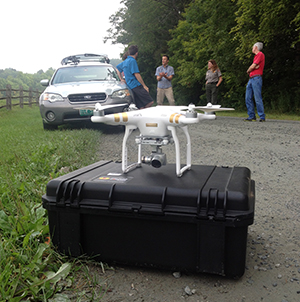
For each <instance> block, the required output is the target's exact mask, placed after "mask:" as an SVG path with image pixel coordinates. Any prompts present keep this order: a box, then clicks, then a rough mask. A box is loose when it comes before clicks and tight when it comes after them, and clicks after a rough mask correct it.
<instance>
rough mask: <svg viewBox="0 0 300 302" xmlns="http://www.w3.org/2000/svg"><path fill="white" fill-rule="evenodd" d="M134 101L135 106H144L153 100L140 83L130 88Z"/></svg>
mask: <svg viewBox="0 0 300 302" xmlns="http://www.w3.org/2000/svg"><path fill="white" fill-rule="evenodd" d="M132 93H133V98H134V103H135V105H136V107H138V108H139V109H140V108H144V107H146V106H147V104H149V103H151V102H153V99H152V97H151V96H150V94H149V93H148V92H147V90H145V88H144V87H143V86H142V85H140V86H137V87H135V88H133V89H132Z"/></svg>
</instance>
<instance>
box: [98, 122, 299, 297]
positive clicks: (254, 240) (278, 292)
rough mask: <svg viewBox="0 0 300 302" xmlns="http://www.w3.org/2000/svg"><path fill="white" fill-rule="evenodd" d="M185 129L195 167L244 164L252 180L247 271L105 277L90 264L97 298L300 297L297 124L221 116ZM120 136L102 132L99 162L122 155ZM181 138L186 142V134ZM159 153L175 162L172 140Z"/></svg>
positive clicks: (119, 272) (122, 272)
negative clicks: (234, 275) (100, 292)
mask: <svg viewBox="0 0 300 302" xmlns="http://www.w3.org/2000/svg"><path fill="white" fill-rule="evenodd" d="M179 132H180V133H181V131H179ZM189 132H190V135H191V138H192V158H193V160H192V163H193V164H205V165H217V166H221V165H222V166H245V167H248V168H249V169H250V170H251V172H252V179H254V180H255V182H256V184H255V185H256V188H255V189H256V210H255V221H254V224H253V225H251V226H249V228H248V247H247V259H246V271H245V274H244V276H243V277H242V278H240V279H239V280H229V279H226V278H223V277H220V276H214V275H205V274H189V275H186V274H182V275H181V274H173V273H172V272H168V271H159V270H149V269H141V268H132V267H131V268H128V267H115V268H114V270H106V272H105V273H104V274H103V273H102V272H100V271H99V269H96V268H94V270H96V272H95V273H97V274H98V276H99V274H100V278H102V282H103V285H104V286H105V287H106V288H107V289H108V290H107V293H106V294H105V296H104V298H103V299H102V300H101V301H114V302H117V301H140V302H141V301H144V302H154V301H161V302H162V301H185V300H186V301H206V302H208V301H210V302H219V301H223V302H227V301H228V302H235V301H239V302H241V301H243V302H248V301H249V302H253V301H274V302H277V301H278V302H283V301H289V302H292V301H295V302H296V301H297V302H298V301H300V190H299V186H300V171H299V168H300V142H299V137H300V123H299V122H287V121H278V120H267V121H266V122H265V123H259V122H244V121H242V120H241V119H239V118H229V117H218V118H217V119H216V120H215V121H204V122H200V123H199V124H197V125H192V126H190V127H189ZM135 135H138V131H134V132H133V134H132V138H131V140H130V147H129V150H128V153H129V157H130V158H131V160H135V159H136V158H135V156H136V145H135V143H134V137H135ZM122 139H123V132H122V131H113V133H109V132H107V133H106V134H105V135H101V137H100V153H99V160H101V159H105V160H110V159H112V160H120V159H121V143H122ZM180 140H181V141H182V142H183V144H182V146H183V147H184V143H185V139H184V136H183V134H180ZM163 150H164V152H165V153H166V154H167V160H168V162H169V163H174V162H175V149H174V145H171V146H167V147H165V148H164V149H163ZM107 154H109V156H108V155H107ZM145 155H147V154H145ZM182 160H183V161H184V152H182ZM187 173H188V172H187ZM174 177H176V176H175V174H174ZM183 177H184V176H183Z"/></svg>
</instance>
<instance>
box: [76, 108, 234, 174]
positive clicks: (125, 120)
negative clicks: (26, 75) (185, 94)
mask: <svg viewBox="0 0 300 302" xmlns="http://www.w3.org/2000/svg"><path fill="white" fill-rule="evenodd" d="M121 105H124V104H120V106H121ZM220 107H221V106H220V105H211V104H208V105H207V106H201V107H196V106H194V105H192V104H191V105H189V106H156V107H150V108H147V109H141V110H138V109H137V108H136V107H129V111H127V112H122V113H115V114H108V115H104V110H105V109H106V108H107V107H106V106H101V105H100V104H99V103H97V104H96V106H95V110H94V115H93V116H92V117H91V120H92V122H94V123H105V124H109V125H124V126H125V135H124V139H123V144H122V170H123V172H124V173H128V172H129V171H131V170H133V169H135V168H137V167H141V164H142V163H147V164H151V165H152V166H153V167H155V168H159V167H161V165H165V164H166V155H165V154H164V153H162V149H161V147H162V146H164V145H167V144H169V143H174V144H175V151H176V175H177V176H178V177H181V176H182V175H183V173H184V172H185V171H186V170H189V169H191V139H190V135H189V133H188V125H190V124H196V123H199V121H200V120H204V119H209V120H212V119H215V118H216V116H215V114H212V113H213V112H215V111H223V110H234V109H232V108H220ZM78 109H80V108H78ZM82 109H83V108H82ZM196 110H202V111H204V112H205V114H201V113H198V112H197V111H196ZM178 128H181V129H182V131H183V132H184V134H185V136H186V146H187V154H186V165H185V166H183V167H181V163H180V147H179V140H178V136H177V129H178ZM135 129H139V131H140V135H139V136H137V137H136V140H135V141H136V143H137V144H138V161H137V162H136V163H133V164H131V165H127V140H128V137H129V136H130V134H131V133H132V131H133V130H135ZM142 145H151V146H153V147H155V148H156V150H154V151H153V152H152V154H151V155H150V156H142V154H141V151H142Z"/></svg>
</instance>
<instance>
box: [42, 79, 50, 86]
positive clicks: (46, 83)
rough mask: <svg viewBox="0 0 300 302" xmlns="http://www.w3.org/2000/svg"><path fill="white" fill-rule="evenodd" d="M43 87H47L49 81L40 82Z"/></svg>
mask: <svg viewBox="0 0 300 302" xmlns="http://www.w3.org/2000/svg"><path fill="white" fill-rule="evenodd" d="M40 83H41V84H42V85H43V86H49V80H41V82H40Z"/></svg>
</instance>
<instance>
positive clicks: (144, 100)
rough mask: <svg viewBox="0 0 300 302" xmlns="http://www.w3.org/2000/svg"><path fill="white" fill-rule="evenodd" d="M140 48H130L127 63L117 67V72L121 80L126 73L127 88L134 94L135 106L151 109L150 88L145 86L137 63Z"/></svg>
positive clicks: (134, 46) (133, 46)
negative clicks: (122, 74)
mask: <svg viewBox="0 0 300 302" xmlns="http://www.w3.org/2000/svg"><path fill="white" fill-rule="evenodd" d="M137 56H138V47H137V46H136V45H131V46H129V48H128V56H127V58H126V60H125V61H123V62H122V63H120V64H118V65H117V72H118V75H119V77H120V78H121V79H123V77H122V76H121V73H122V72H124V76H125V81H126V83H127V86H128V87H129V88H130V89H131V91H132V93H133V98H134V102H135V105H136V106H137V107H138V108H139V109H143V108H148V107H151V106H152V104H153V100H152V98H151V96H150V94H149V88H148V87H147V86H146V85H145V83H144V81H143V79H142V76H141V74H140V71H139V67H138V65H137V62H136V58H137Z"/></svg>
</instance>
